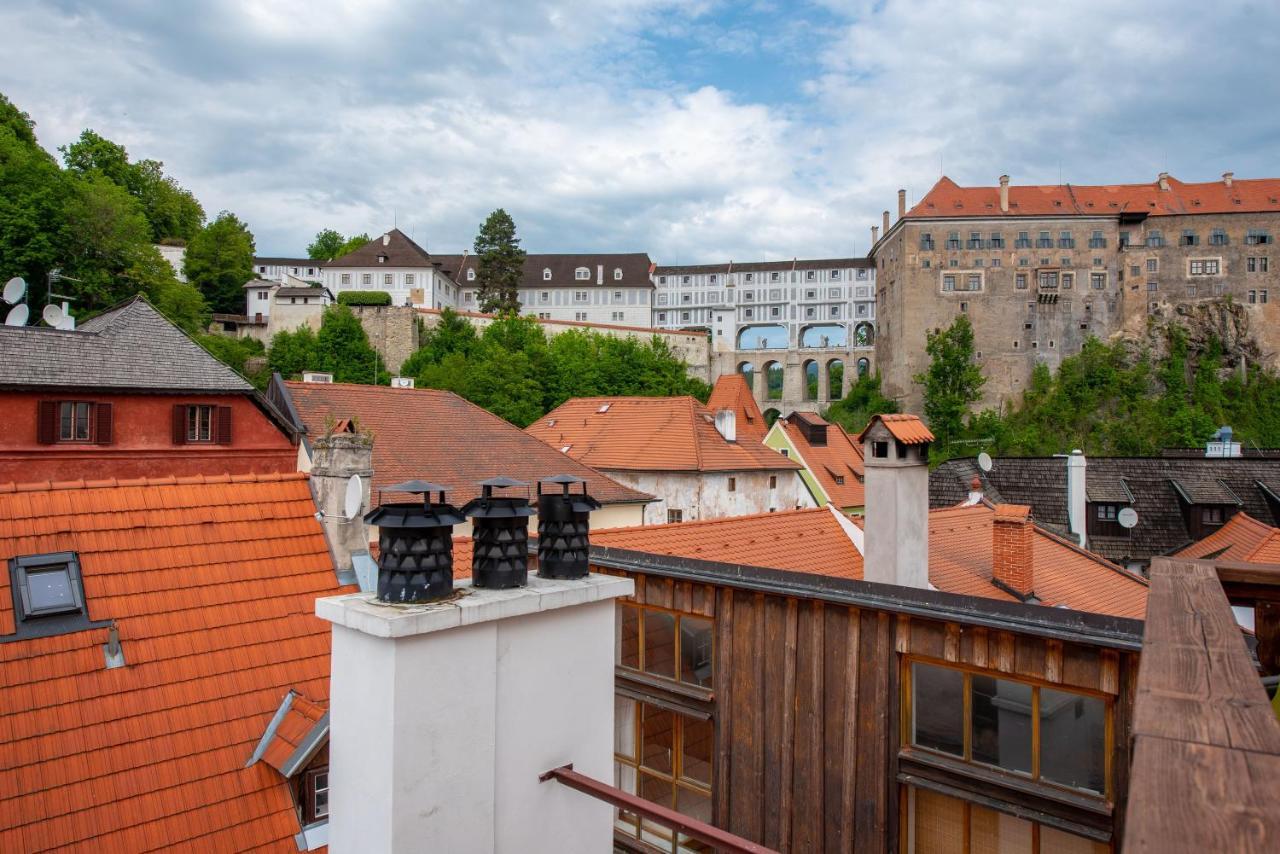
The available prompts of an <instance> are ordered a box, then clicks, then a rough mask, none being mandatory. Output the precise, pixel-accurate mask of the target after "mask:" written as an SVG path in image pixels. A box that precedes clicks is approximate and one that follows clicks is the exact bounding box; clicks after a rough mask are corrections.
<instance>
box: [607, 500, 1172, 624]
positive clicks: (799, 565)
mask: <svg viewBox="0 0 1280 854" xmlns="http://www.w3.org/2000/svg"><path fill="white" fill-rule="evenodd" d="M994 517H995V509H994V508H993V507H992V506H991V505H989V504H976V505H973V506H969V507H955V508H948V509H945V510H934V511H932V512H930V513H929V581H930V583H931V584H932V585H933V586H934V587H936V588H937V589H939V590H942V591H945V592H948V593H960V594H965V595H969V596H984V597H987V598H990V599H1000V600H1003V601H1015V600H1014V598H1013V596H1011V595H1010V594H1009V593H1007V592H1005V591H1004V590H1003V589H1001V588H999V587H997V586H995V584H994V583H993V582H992V574H991V563H992V524H993V519H994ZM1035 534H1036V536H1035V540H1034V544H1033V546H1032V549H1033V563H1034V573H1035V593H1036V595H1037V596H1038V597H1039V599H1040V601H1041V603H1042V604H1045V605H1051V606H1052V605H1065V606H1066V607H1069V608H1073V609H1075V610H1077V611H1093V612H1097V613H1103V614H1113V615H1115V616H1121V617H1132V618H1135V619H1142V617H1143V615H1144V614H1145V613H1146V602H1147V584H1146V582H1145V581H1144V580H1143V579H1141V578H1140V577H1138V576H1136V575H1134V574H1132V573H1129V572H1126V571H1125V570H1123V569H1121V568H1120V567H1118V566H1115V565H1114V564H1111V563H1108V562H1107V561H1105V560H1103V559H1102V558H1099V557H1097V556H1095V555H1092V554H1090V553H1089V552H1086V551H1083V550H1082V549H1079V548H1077V547H1075V546H1073V545H1071V544H1070V543H1068V542H1067V541H1066V540H1063V539H1061V538H1059V537H1056V536H1054V535H1052V534H1049V533H1047V532H1046V531H1044V530H1042V529H1040V528H1036V529H1035ZM591 542H592V544H593V545H598V546H610V547H613V548H619V549H629V550H632V551H643V552H650V553H653V554H666V555H675V556H679V557H687V558H692V559H696V560H706V561H714V562H720V563H732V564H739V565H743V566H759V567H769V568H772V569H784V570H791V571H793V572H813V573H817V574H820V575H830V576H834V577H837V578H852V579H861V578H862V567H863V563H862V555H861V554H860V553H859V552H858V550H857V548H856V547H855V546H854V545H853V543H852V541H851V540H850V539H849V537H848V535H847V534H846V533H845V530H844V528H843V526H842V525H841V522H840V520H838V519H837V518H836V516H835V514H834V513H833V511H832V510H831V508H826V507H824V508H818V509H808V510H786V511H780V512H778V513H763V514H758V515H753V516H733V517H729V518H725V519H709V520H701V521H697V522H682V523H677V524H672V525H650V526H646V527H642V528H614V529H611V530H606V531H593V532H592V534H591Z"/></svg>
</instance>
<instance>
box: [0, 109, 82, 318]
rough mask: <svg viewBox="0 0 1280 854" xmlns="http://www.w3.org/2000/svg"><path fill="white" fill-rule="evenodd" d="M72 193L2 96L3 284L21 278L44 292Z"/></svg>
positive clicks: (29, 126)
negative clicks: (17, 277) (46, 276)
mask: <svg viewBox="0 0 1280 854" xmlns="http://www.w3.org/2000/svg"><path fill="white" fill-rule="evenodd" d="M69 189H70V188H69V182H68V181H67V180H66V177H65V176H64V175H63V173H62V170H60V169H59V168H58V164H57V161H55V160H54V159H53V157H52V156H50V155H49V153H48V152H46V151H45V150H44V149H43V148H41V147H40V145H39V144H38V143H37V142H36V136H35V124H34V122H32V121H31V118H30V117H29V116H28V115H27V114H26V113H24V112H22V111H21V110H19V109H18V108H17V107H15V106H14V105H13V103H12V102H10V101H9V99H8V98H6V97H4V95H2V94H0V280H8V278H9V277H10V276H22V277H23V278H25V279H26V280H27V282H28V284H30V285H31V287H32V288H33V289H36V288H38V289H39V292H40V293H43V288H44V282H45V275H46V274H47V273H48V271H49V270H50V269H52V268H54V267H56V266H58V264H59V257H60V254H61V251H62V249H63V242H62V239H63V235H64V233H65V230H66V224H65V219H64V218H65V213H66V207H67V195H68V193H69Z"/></svg>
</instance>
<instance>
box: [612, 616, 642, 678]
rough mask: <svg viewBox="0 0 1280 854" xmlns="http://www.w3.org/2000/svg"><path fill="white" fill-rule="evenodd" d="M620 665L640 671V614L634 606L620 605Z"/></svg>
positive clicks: (618, 656)
mask: <svg viewBox="0 0 1280 854" xmlns="http://www.w3.org/2000/svg"><path fill="white" fill-rule="evenodd" d="M617 660H618V664H620V665H622V666H623V667H632V668H635V669H636V670H639V669H640V612H639V610H638V609H637V608H636V607H635V606H633V605H622V604H619V605H618V649H617Z"/></svg>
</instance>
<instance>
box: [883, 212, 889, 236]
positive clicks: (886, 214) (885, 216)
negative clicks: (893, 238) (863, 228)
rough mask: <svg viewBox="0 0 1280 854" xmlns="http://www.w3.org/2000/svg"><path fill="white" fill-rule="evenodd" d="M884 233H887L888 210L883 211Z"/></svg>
mask: <svg viewBox="0 0 1280 854" xmlns="http://www.w3.org/2000/svg"><path fill="white" fill-rule="evenodd" d="M884 233H885V234H888V233H889V212H888V211H885V212H884Z"/></svg>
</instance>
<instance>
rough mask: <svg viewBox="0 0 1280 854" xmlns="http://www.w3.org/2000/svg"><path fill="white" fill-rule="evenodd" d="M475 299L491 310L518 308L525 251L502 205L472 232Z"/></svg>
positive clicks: (512, 311) (500, 311) (511, 311)
mask: <svg viewBox="0 0 1280 854" xmlns="http://www.w3.org/2000/svg"><path fill="white" fill-rule="evenodd" d="M475 253H476V261H477V264H476V283H477V285H476V301H477V302H478V303H479V305H480V310H481V311H483V312H487V313H491V314H515V313H517V312H519V311H520V298H519V287H520V276H521V273H522V271H523V269H524V258H525V251H524V250H523V249H521V248H520V238H518V237H516V224H515V222H514V221H513V220H512V219H511V217H510V216H509V215H508V214H507V212H506V211H504V210H503V209H502V208H498V209H497V210H496V211H494V212H493V213H491V214H489V218H488V219H486V220H485V221H484V224H483V225H481V226H480V233H479V234H477V235H476V242H475Z"/></svg>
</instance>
